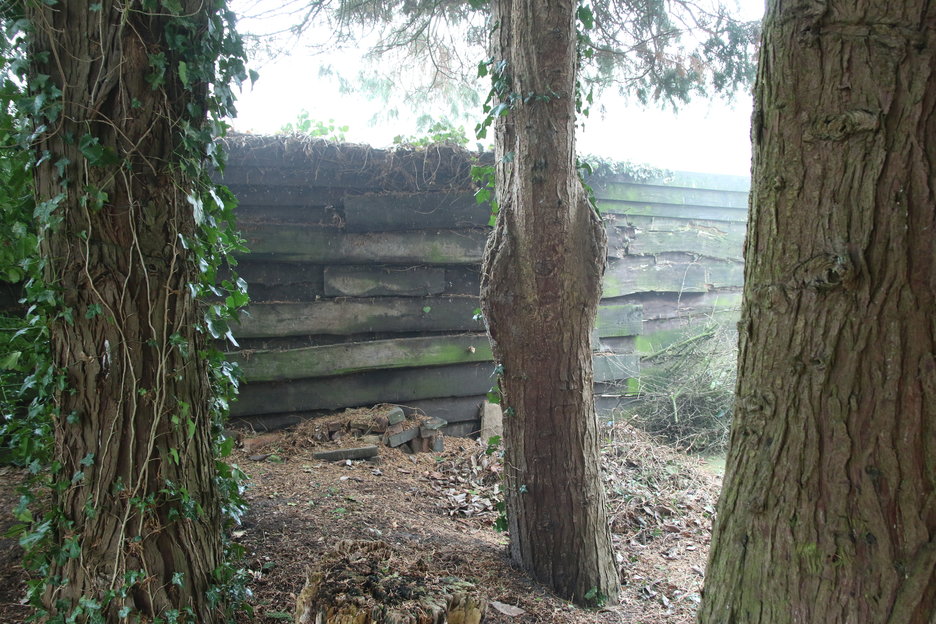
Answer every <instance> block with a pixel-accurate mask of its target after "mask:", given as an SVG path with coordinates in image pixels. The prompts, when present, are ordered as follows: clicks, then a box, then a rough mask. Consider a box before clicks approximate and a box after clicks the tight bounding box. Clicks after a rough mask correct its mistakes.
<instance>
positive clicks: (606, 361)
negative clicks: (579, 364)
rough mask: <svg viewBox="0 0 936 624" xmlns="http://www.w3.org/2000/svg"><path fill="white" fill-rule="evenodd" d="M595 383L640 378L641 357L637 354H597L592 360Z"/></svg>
mask: <svg viewBox="0 0 936 624" xmlns="http://www.w3.org/2000/svg"><path fill="white" fill-rule="evenodd" d="M592 371H593V373H594V376H595V377H594V379H595V383H608V382H610V381H616V380H619V379H629V378H631V377H638V376H640V356H638V355H637V354H635V353H614V354H605V353H601V354H596V355H595V356H594V357H593V358H592Z"/></svg>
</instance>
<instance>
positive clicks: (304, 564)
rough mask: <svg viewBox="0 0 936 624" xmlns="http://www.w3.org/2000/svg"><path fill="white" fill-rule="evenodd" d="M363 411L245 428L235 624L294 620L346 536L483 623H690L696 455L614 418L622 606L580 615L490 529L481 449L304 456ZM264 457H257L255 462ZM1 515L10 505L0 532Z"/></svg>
mask: <svg viewBox="0 0 936 624" xmlns="http://www.w3.org/2000/svg"><path fill="white" fill-rule="evenodd" d="M371 416H373V412H372V411H369V410H346V411H345V412H343V413H341V414H338V415H335V416H333V417H324V418H320V419H316V420H312V421H307V422H305V423H303V424H301V425H298V426H296V427H294V428H293V429H291V430H286V431H283V432H279V433H277V434H275V435H270V434H264V436H265V438H264V439H262V440H260V441H257V440H256V438H257V437H259V436H249V435H248V434H247V433H244V434H243V436H242V439H243V441H244V442H246V444H244V446H243V448H241V449H239V450H237V451H235V454H234V457H233V461H234V462H236V463H238V464H239V465H240V466H241V467H242V468H243V469H244V470H245V471H246V472H247V473H248V474H249V475H250V477H251V482H250V485H249V486H248V488H247V491H246V498H247V499H248V501H249V503H250V505H251V507H250V511H249V512H248V513H247V514H246V516H245V518H244V520H243V522H242V524H241V526H238V527H236V528H235V530H234V531H233V532H232V534H231V537H232V539H234V540H235V541H236V542H238V543H240V544H241V545H242V546H243V547H244V548H245V549H246V551H247V553H248V554H247V558H246V559H245V561H244V565H245V567H246V568H247V569H248V571H249V573H250V575H251V578H252V581H251V583H250V588H251V591H252V593H253V596H252V598H251V602H252V604H253V609H254V614H253V615H252V616H249V615H247V614H246V613H245V614H242V615H240V616H239V617H238V622H239V623H240V624H248V623H250V624H272V623H275V622H282V621H283V620H284V619H285V618H284V616H285V615H286V614H292V613H293V610H294V608H295V602H296V597H297V596H298V594H299V593H300V590H301V589H302V587H303V585H304V583H305V580H306V575H307V572H308V570H309V569H310V567H312V566H314V565H315V563H316V562H317V561H319V560H321V559H322V558H323V557H325V556H326V554H327V553H329V552H331V551H333V550H334V548H335V546H336V545H337V544H339V543H340V542H342V541H343V540H380V541H382V542H384V543H386V544H387V545H388V546H389V547H390V548H391V549H392V550H393V556H394V560H396V561H399V562H400V565H401V566H402V565H412V564H415V563H416V562H418V565H419V566H422V568H421V569H424V572H423V577H424V578H425V579H427V580H426V582H427V584H429V585H433V584H434V580H435V581H438V582H439V583H441V584H444V583H450V582H451V581H452V579H457V580H458V581H459V582H465V583H469V584H471V585H473V586H475V587H476V588H477V589H478V590H479V591H480V592H481V593H483V594H484V595H485V597H486V598H487V600H488V601H489V604H490V607H489V608H488V611H487V618H486V620H485V622H488V623H490V624H499V623H507V622H511V623H512V622H523V623H543V624H546V623H555V624H586V623H588V624H594V623H617V622H631V621H640V622H643V623H645V624H690V623H693V622H695V613H696V610H697V608H698V603H699V601H700V596H701V587H702V580H703V577H702V575H703V573H704V568H705V563H706V558H707V553H708V548H709V543H710V538H711V527H712V520H713V517H714V512H715V503H716V500H717V496H718V491H719V489H720V487H721V477H720V476H719V475H718V474H715V473H713V472H711V471H710V470H708V469H706V468H705V467H704V466H703V462H702V460H700V459H697V458H692V457H687V456H686V455H683V454H681V453H678V452H676V451H674V450H672V449H671V448H669V447H666V446H663V445H660V444H658V443H655V442H654V441H653V440H652V439H651V438H650V436H649V435H647V434H646V433H643V432H641V431H639V430H637V429H634V428H633V427H631V426H630V425H627V424H624V423H618V424H616V425H614V426H612V427H608V428H606V429H605V430H604V431H603V432H602V435H603V438H602V450H601V460H602V464H603V467H604V482H605V487H606V489H607V493H608V502H609V522H610V526H611V532H612V541H613V546H614V550H615V558H616V561H617V565H618V569H619V572H620V575H621V580H622V591H621V602H620V604H618V605H614V606H607V607H604V608H601V609H598V610H587V609H580V608H578V607H575V606H573V605H571V604H569V603H568V601H565V600H562V599H560V598H558V597H556V596H554V595H553V594H551V593H550V592H549V591H548V590H547V589H546V588H545V587H543V586H542V585H540V584H538V583H536V582H533V581H531V580H530V579H529V578H528V577H527V576H526V575H524V574H523V573H522V572H521V571H519V570H518V569H516V568H515V567H514V566H513V565H512V564H511V562H510V560H509V557H508V552H507V543H508V541H507V536H506V535H505V534H503V533H499V532H497V531H495V530H494V523H495V521H496V519H497V516H498V514H499V512H498V510H497V503H498V502H499V501H500V500H501V490H500V483H499V480H500V473H501V471H502V469H503V464H502V460H501V455H500V453H499V452H490V449H488V448H487V445H482V444H480V443H479V442H477V441H473V440H470V439H466V438H451V437H446V438H445V450H444V451H442V452H440V453H417V454H406V453H404V452H403V451H401V450H399V449H395V448H388V447H381V448H380V453H379V455H378V456H377V457H374V458H371V459H368V460H354V461H352V460H346V461H339V462H327V461H320V460H316V459H314V458H313V457H312V454H313V453H314V452H317V451H320V450H324V449H332V448H338V447H340V446H344V447H353V446H354V445H355V443H356V442H358V440H357V439H356V437H355V436H354V435H342V436H338V437H337V439H333V438H335V436H334V435H333V433H334V432H335V431H345V430H346V429H347V427H346V425H347V424H348V423H357V422H361V421H362V420H366V418H368V417H371ZM342 427H344V428H342ZM329 430H331V432H332V435H328V434H327V432H329ZM264 454H266V455H267V456H268V457H267V458H266V459H265V460H263V461H252V459H251V456H253V457H256V456H259V455H264ZM269 456H275V457H276V458H277V459H278V460H279V461H278V463H272V462H270V461H269V460H268V458H269ZM18 480H19V479H18V478H17V477H16V474H15V471H7V472H6V473H4V474H3V478H0V503H3V504H4V509H5V510H9V509H11V508H12V506H13V504H14V502H15V491H14V490H15V487H16V483H17V482H18ZM6 503H9V504H6ZM10 521H11V518H10V517H9V512H8V511H7V512H6V513H5V516H4V517H3V519H2V522H0V524H2V525H8V524H9V523H10ZM20 554H21V553H20V552H19V547H18V545H17V544H16V542H15V540H10V539H3V540H0V576H2V577H3V578H6V579H9V581H10V582H7V583H5V584H4V586H3V587H2V588H0V621H2V622H6V621H10V622H13V621H21V620H22V619H23V616H24V613H25V611H24V608H23V607H22V605H21V604H20V598H21V597H22V595H23V594H24V592H25V580H26V577H25V574H24V572H23V570H22V569H21V568H20V566H19V556H20ZM290 619H291V618H290Z"/></svg>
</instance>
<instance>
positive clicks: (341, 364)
mask: <svg viewBox="0 0 936 624" xmlns="http://www.w3.org/2000/svg"><path fill="white" fill-rule="evenodd" d="M492 359H493V356H492V355H491V346H490V343H489V342H488V338H487V335H486V334H469V335H463V336H426V337H417V338H397V339H393V340H371V341H368V342H351V343H344V344H335V345H325V346H320V347H305V348H301V349H289V350H287V351H257V352H253V353H248V352H244V353H239V354H236V355H234V356H233V357H231V360H232V361H234V362H237V363H238V364H240V365H241V367H242V368H243V370H244V377H245V379H246V381H247V383H248V384H250V383H255V382H261V381H282V380H286V379H303V378H307V377H324V376H328V375H346V374H348V373H357V372H361V371H366V370H374V369H391V368H411V367H422V366H439V365H445V364H458V363H463V362H489V361H491V360H492Z"/></svg>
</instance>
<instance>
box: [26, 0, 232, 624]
mask: <svg viewBox="0 0 936 624" xmlns="http://www.w3.org/2000/svg"><path fill="white" fill-rule="evenodd" d="M210 6H212V5H211V4H206V3H204V2H200V1H196V0H180V1H179V2H173V3H169V2H160V3H157V2H138V1H128V2H115V1H113V0H103V1H98V0H93V1H92V0H68V1H67V2H35V3H29V12H28V19H29V22H30V24H31V27H32V33H31V38H32V39H31V49H30V62H31V64H32V78H31V86H32V88H33V89H35V90H36V92H37V93H40V94H42V101H37V104H42V105H43V109H42V111H43V114H44V115H46V118H45V120H44V123H45V124H46V127H45V129H44V131H42V132H41V133H40V136H39V139H38V143H37V144H36V149H37V151H38V154H39V157H40V163H39V165H38V166H37V167H36V171H35V179H36V192H37V198H38V201H39V202H42V203H41V204H40V209H39V210H38V214H39V215H41V216H42V217H43V218H47V219H48V222H49V223H51V227H49V228H48V229H47V230H46V231H45V233H44V238H43V241H42V249H41V251H42V255H43V257H44V259H45V261H46V262H47V267H46V278H47V280H48V282H49V284H51V285H52V286H53V287H54V288H55V290H56V291H57V292H58V293H59V296H60V299H61V303H60V308H59V310H60V315H59V316H58V318H55V319H54V320H53V321H52V327H51V336H52V338H51V340H52V345H51V347H52V353H53V358H54V363H55V364H56V366H57V367H58V369H59V370H60V371H61V373H62V374H63V381H64V387H63V389H62V390H61V392H59V393H58V396H57V401H58V414H59V416H58V417H57V419H56V422H55V461H56V462H57V463H58V464H60V468H59V470H58V473H57V474H58V477H59V478H60V479H61V480H63V481H64V485H63V486H62V487H61V488H59V489H58V490H57V491H56V492H55V495H54V501H53V504H54V506H55V508H57V509H58V510H59V511H60V513H61V514H62V515H61V517H60V518H59V519H58V520H57V521H56V522H55V524H54V525H53V526H54V529H53V532H54V537H53V540H54V541H55V542H56V544H57V550H56V552H54V553H53V556H52V558H51V570H50V578H51V583H50V584H49V585H48V586H47V588H46V592H45V595H44V598H43V602H44V605H45V608H46V609H48V611H49V612H50V614H51V615H52V616H54V617H56V618H65V619H63V620H60V619H55V620H54V621H69V622H71V621H76V622H85V621H92V620H93V621H100V620H97V619H93V617H94V615H95V614H96V613H100V614H102V615H103V618H104V621H107V622H114V623H116V622H118V621H119V622H125V621H137V619H139V621H147V622H175V621H179V622H183V621H184V622H199V623H203V624H204V623H211V622H215V621H219V617H218V613H219V610H218V606H219V605H218V604H217V603H218V601H217V598H218V596H214V597H211V595H210V594H211V592H210V590H211V587H212V585H213V584H214V581H215V579H213V576H212V575H213V572H214V571H215V570H216V568H218V567H219V565H220V564H221V561H222V542H221V517H220V506H219V492H218V485H217V483H216V470H215V464H214V454H213V452H212V433H211V419H210V416H209V379H208V371H207V367H206V365H205V363H204V361H203V360H202V358H201V357H199V352H200V351H201V350H202V348H203V340H202V338H201V336H200V334H198V333H197V332H196V329H195V328H196V325H197V323H198V320H197V319H198V315H199V311H198V309H197V305H196V302H195V300H194V298H193V293H192V289H191V288H190V285H191V284H192V283H194V282H196V281H197V269H196V267H195V264H194V261H193V259H192V257H191V253H190V252H189V251H187V250H186V241H192V240H194V238H195V234H194V232H195V228H196V219H195V216H194V210H193V205H194V203H195V201H196V200H194V199H193V198H192V197H189V194H191V193H192V190H193V186H192V183H191V180H190V179H189V178H187V177H186V175H185V174H184V173H183V170H182V166H181V163H180V160H179V157H178V155H179V154H180V152H181V151H182V141H183V135H184V133H186V131H187V132H188V135H187V138H188V140H192V138H193V136H195V135H196V134H197V133H199V132H204V130H203V129H202V128H203V126H204V124H205V110H206V97H207V87H206V86H204V85H200V84H198V82H197V80H198V78H197V77H198V75H199V74H198V73H196V72H198V71H199V68H197V67H196V66H195V63H194V62H192V59H193V58H198V57H197V54H198V50H199V49H200V48H199V47H198V46H200V42H201V41H202V39H201V37H203V36H204V32H205V29H206V28H207V26H208V20H209V13H208V12H209V10H211V9H209V7H210ZM183 51H184V52H185V53H187V54H188V56H187V57H185V58H188V59H189V62H188V65H186V64H185V63H184V62H183V61H181V60H180V59H181V58H183V57H181V56H180V54H181V53H182V52H183ZM205 62H206V63H209V64H211V65H210V67H212V71H213V63H214V59H208V60H206V61H205ZM195 138H198V137H197V136H195ZM69 617H73V618H74V620H72V619H68V618H69ZM126 617H129V618H130V619H129V620H128V619H124V618H126Z"/></svg>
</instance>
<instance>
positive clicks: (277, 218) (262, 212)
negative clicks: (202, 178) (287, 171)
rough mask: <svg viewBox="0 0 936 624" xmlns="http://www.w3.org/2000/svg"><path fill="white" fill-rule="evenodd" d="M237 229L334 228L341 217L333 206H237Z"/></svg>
mask: <svg viewBox="0 0 936 624" xmlns="http://www.w3.org/2000/svg"><path fill="white" fill-rule="evenodd" d="M234 217H235V218H236V219H237V225H238V227H239V228H244V227H247V226H248V225H255V224H261V223H276V224H280V225H309V226H316V227H336V226H337V225H338V224H339V223H341V217H340V215H339V214H338V211H337V209H336V208H335V207H334V206H243V205H242V206H238V207H237V210H235V211H234Z"/></svg>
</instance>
